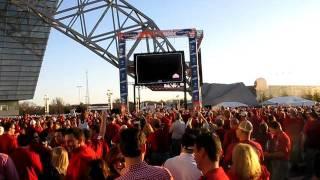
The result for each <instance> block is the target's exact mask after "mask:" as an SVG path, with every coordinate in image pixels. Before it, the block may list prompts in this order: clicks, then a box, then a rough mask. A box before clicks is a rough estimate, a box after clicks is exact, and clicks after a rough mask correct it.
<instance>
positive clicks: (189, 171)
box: [164, 152, 202, 180]
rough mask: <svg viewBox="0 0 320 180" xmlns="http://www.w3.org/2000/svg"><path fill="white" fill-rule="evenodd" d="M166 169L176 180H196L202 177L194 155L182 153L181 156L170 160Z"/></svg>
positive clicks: (165, 164)
mask: <svg viewBox="0 0 320 180" xmlns="http://www.w3.org/2000/svg"><path fill="white" fill-rule="evenodd" d="M164 167H165V168H167V169H168V170H169V171H170V172H171V174H172V176H173V178H174V179H178V180H194V179H200V176H202V173H201V171H200V170H199V169H198V168H197V163H196V161H195V160H194V156H193V154H189V153H183V152H182V153H181V154H180V155H179V156H175V157H173V158H170V159H168V160H167V161H166V162H165V163H164Z"/></svg>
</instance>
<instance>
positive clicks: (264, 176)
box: [228, 165, 270, 180]
mask: <svg viewBox="0 0 320 180" xmlns="http://www.w3.org/2000/svg"><path fill="white" fill-rule="evenodd" d="M228 176H229V178H230V179H231V180H238V179H239V180H240V178H239V176H237V175H236V174H234V173H233V172H232V171H231V170H230V171H229V172H228ZM269 179H270V173H269V171H268V169H267V168H266V167H265V166H263V165H262V166H261V175H260V177H259V178H258V180H269Z"/></svg>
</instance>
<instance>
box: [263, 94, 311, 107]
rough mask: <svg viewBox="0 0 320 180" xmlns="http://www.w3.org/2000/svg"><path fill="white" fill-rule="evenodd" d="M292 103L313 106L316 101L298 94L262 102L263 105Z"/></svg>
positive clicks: (293, 104)
mask: <svg viewBox="0 0 320 180" xmlns="http://www.w3.org/2000/svg"><path fill="white" fill-rule="evenodd" d="M268 103H269V104H270V103H271V105H272V104H273V105H291V106H312V105H314V104H315V103H316V102H315V101H311V100H308V99H304V98H301V97H296V96H281V97H275V98H272V99H269V100H267V101H264V102H262V103H261V104H262V105H268Z"/></svg>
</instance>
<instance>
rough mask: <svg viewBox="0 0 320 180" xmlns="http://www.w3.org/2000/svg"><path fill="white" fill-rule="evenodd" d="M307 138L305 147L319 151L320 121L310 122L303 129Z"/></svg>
mask: <svg viewBox="0 0 320 180" xmlns="http://www.w3.org/2000/svg"><path fill="white" fill-rule="evenodd" d="M303 133H304V134H305V136H306V141H305V144H304V145H305V147H306V148H313V149H317V148H320V141H319V137H320V120H313V121H310V120H308V121H307V122H306V124H305V125H304V128H303Z"/></svg>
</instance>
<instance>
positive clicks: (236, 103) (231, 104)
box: [215, 102, 248, 108]
mask: <svg viewBox="0 0 320 180" xmlns="http://www.w3.org/2000/svg"><path fill="white" fill-rule="evenodd" d="M222 106H223V107H230V108H235V107H247V106H248V105H246V104H243V103H241V102H222V103H219V104H217V105H215V107H222Z"/></svg>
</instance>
